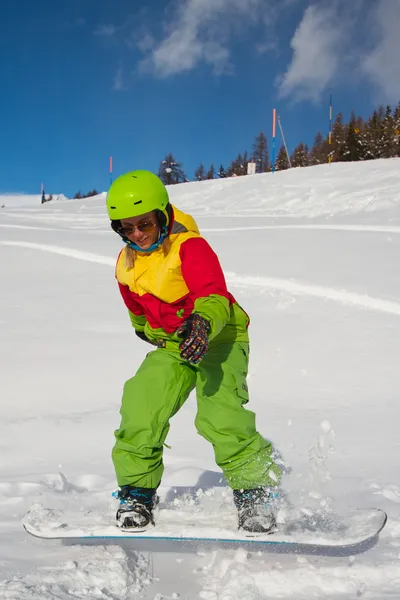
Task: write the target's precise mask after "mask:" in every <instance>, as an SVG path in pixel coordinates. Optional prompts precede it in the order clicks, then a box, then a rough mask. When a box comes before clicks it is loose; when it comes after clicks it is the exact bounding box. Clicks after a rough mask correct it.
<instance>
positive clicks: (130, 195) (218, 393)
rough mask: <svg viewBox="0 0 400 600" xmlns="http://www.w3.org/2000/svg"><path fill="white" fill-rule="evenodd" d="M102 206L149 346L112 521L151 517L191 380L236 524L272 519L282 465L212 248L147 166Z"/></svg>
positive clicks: (123, 441) (125, 433) (134, 385)
mask: <svg viewBox="0 0 400 600" xmlns="http://www.w3.org/2000/svg"><path fill="white" fill-rule="evenodd" d="M107 210H108V215H109V217H110V219H111V226H112V228H113V230H114V231H115V232H116V233H118V234H119V235H120V236H121V238H122V240H123V242H124V243H125V247H124V249H123V250H122V252H121V253H120V255H119V257H118V261H117V267H116V278H117V280H118V285H119V289H120V291H121V295H122V298H123V300H124V302H125V304H126V306H127V308H128V311H129V316H130V320H131V322H132V325H133V327H134V329H135V332H136V334H137V335H138V336H139V337H140V338H141V339H142V340H145V341H147V342H149V343H150V344H152V345H153V346H155V347H156V349H155V350H154V351H153V352H150V353H149V354H147V356H146V358H145V359H144V361H143V363H142V365H141V366H140V367H139V369H138V371H137V373H136V375H135V376H134V377H132V379H129V380H128V381H127V382H126V384H125V387H124V392H123V398H122V407H121V416H122V420H121V425H120V428H119V429H118V430H117V431H116V432H115V437H116V443H115V446H114V448H113V462H114V466H115V471H116V476H117V481H118V485H119V486H120V491H119V499H120V507H119V509H118V512H117V523H118V525H119V526H120V527H122V528H124V529H127V528H144V527H146V526H147V525H149V524H150V523H151V524H153V525H154V516H153V509H154V506H155V503H156V490H157V487H158V486H159V484H160V481H161V477H162V473H163V462H162V453H163V444H164V442H165V439H166V436H167V433H168V430H169V420H170V418H171V417H172V416H173V415H174V414H175V413H176V412H177V411H178V410H179V409H180V407H181V406H182V405H183V403H184V402H185V400H186V399H187V397H188V396H189V394H190V392H191V391H192V390H193V389H194V388H196V394H197V405H198V411H197V416H196V420H195V425H196V428H197V430H198V432H199V433H200V434H201V435H202V436H203V437H204V438H205V439H206V440H208V441H209V442H211V443H212V444H213V447H214V451H215V460H216V463H217V464H218V466H219V467H220V468H221V469H222V471H223V473H224V476H225V479H226V481H227V483H228V485H229V486H230V487H231V488H232V489H233V496H234V501H235V505H236V507H237V509H238V517H239V527H240V528H243V529H246V530H249V531H270V530H271V529H272V528H273V526H274V518H273V510H272V507H271V503H270V498H271V497H272V496H274V495H275V494H272V492H271V489H273V488H274V487H275V486H277V484H278V482H279V479H280V469H279V467H278V466H277V465H276V464H275V463H274V461H273V459H272V457H271V453H272V446H271V443H270V442H268V441H267V440H265V439H263V438H262V436H261V435H260V434H259V433H258V432H257V430H256V426H255V415H254V413H252V412H250V411H248V410H246V409H245V408H244V407H243V405H244V404H246V403H247V402H248V399H249V398H248V391H247V385H246V375H247V369H248V358H249V338H248V332H247V327H248V324H249V318H248V316H247V315H246V313H245V312H244V311H243V309H242V308H241V307H240V306H239V305H238V304H237V302H236V301H235V299H234V298H233V296H232V295H231V294H230V293H229V292H228V290H227V287H226V283H225V279H224V275H223V272H222V269H221V266H220V264H219V261H218V258H217V256H216V254H215V253H214V252H213V250H212V249H211V247H210V246H209V244H208V243H207V242H206V241H205V240H204V238H202V237H201V235H200V233H199V230H198V228H197V225H196V223H195V221H194V219H193V218H192V217H191V216H189V215H186V214H184V213H182V212H181V211H180V210H178V209H177V208H175V207H173V206H172V205H171V204H170V203H169V198H168V193H167V190H166V188H165V186H164V185H163V183H162V182H161V180H160V179H159V178H158V177H157V176H156V175H154V174H153V173H150V172H149V171H133V172H131V173H126V174H125V175H122V176H121V177H119V178H118V179H116V180H115V182H114V183H113V184H112V185H111V187H110V190H109V192H108V195H107Z"/></svg>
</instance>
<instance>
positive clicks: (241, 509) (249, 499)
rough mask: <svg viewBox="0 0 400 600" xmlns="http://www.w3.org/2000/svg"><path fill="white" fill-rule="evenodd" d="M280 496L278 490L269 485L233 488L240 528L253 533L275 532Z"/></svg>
mask: <svg viewBox="0 0 400 600" xmlns="http://www.w3.org/2000/svg"><path fill="white" fill-rule="evenodd" d="M278 497H279V494H278V490H277V489H275V488H269V487H260V488H255V489H252V490H233V500H234V502H235V506H236V508H237V511H238V517H239V529H243V530H244V531H249V532H251V533H273V532H274V531H275V530H276V512H277V502H278Z"/></svg>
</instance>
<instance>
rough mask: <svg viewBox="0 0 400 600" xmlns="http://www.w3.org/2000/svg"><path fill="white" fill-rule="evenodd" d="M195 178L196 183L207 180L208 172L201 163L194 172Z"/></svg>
mask: <svg viewBox="0 0 400 600" xmlns="http://www.w3.org/2000/svg"><path fill="white" fill-rule="evenodd" d="M194 178H195V179H196V181H203V180H204V179H206V170H205V168H204V165H203V163H200V166H199V167H197V169H196V170H195V172H194Z"/></svg>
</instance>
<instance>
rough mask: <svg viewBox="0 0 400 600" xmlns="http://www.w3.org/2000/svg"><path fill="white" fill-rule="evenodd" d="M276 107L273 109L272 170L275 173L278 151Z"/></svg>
mask: <svg viewBox="0 0 400 600" xmlns="http://www.w3.org/2000/svg"><path fill="white" fill-rule="evenodd" d="M275 140H276V108H274V109H273V111H272V158H271V171H272V172H273V173H275V153H276V146H275Z"/></svg>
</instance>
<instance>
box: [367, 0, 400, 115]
mask: <svg viewBox="0 0 400 600" xmlns="http://www.w3.org/2000/svg"><path fill="white" fill-rule="evenodd" d="M374 17H375V22H376V26H377V28H378V42H377V44H376V46H375V48H374V49H373V50H372V51H371V52H370V53H369V54H368V55H367V56H366V57H365V58H363V60H362V64H361V66H362V70H363V73H364V74H365V75H366V77H367V78H368V79H369V81H370V82H371V83H372V84H374V85H375V86H376V87H377V88H378V90H379V91H380V93H381V94H383V95H384V98H385V99H384V100H383V101H384V102H385V101H387V102H396V103H397V102H398V101H399V99H400V39H399V38H400V2H399V0H380V1H379V3H378V5H377V6H376V9H375V13H374Z"/></svg>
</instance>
